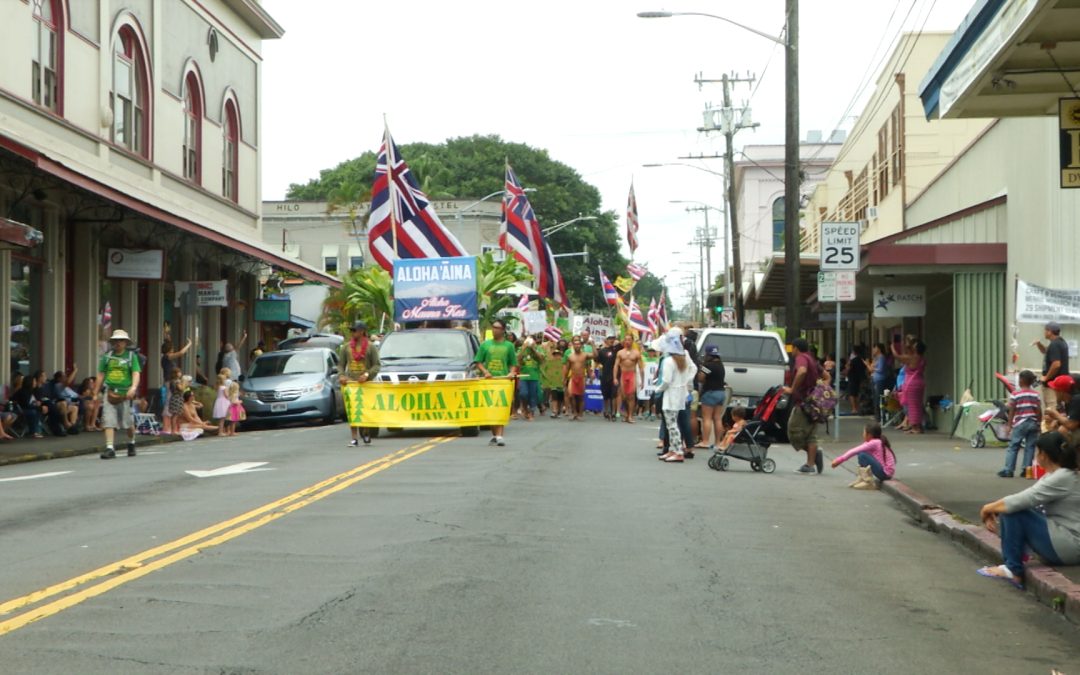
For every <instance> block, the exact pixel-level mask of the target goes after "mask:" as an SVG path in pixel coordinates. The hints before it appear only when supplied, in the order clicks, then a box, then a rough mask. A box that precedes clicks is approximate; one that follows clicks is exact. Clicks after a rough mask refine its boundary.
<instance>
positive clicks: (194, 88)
mask: <svg viewBox="0 0 1080 675" xmlns="http://www.w3.org/2000/svg"><path fill="white" fill-rule="evenodd" d="M202 110H203V106H202V87H201V86H199V78H198V77H197V76H196V75H195V73H194V71H192V72H189V73H188V74H187V77H185V78H184V148H183V151H184V178H187V179H188V180H190V181H193V182H195V183H200V182H202V181H201V178H202V118H203V113H202Z"/></svg>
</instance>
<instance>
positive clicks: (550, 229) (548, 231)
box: [542, 216, 596, 236]
mask: <svg viewBox="0 0 1080 675" xmlns="http://www.w3.org/2000/svg"><path fill="white" fill-rule="evenodd" d="M582 220H596V216H578V217H577V218H571V219H570V220H564V221H563V222H561V223H555V224H554V225H552V226H551V227H548V228H545V229H544V230H543V231H542V232H543V234H545V235H549V236H550V235H552V234H555V233H556V232H559V231H560V230H564V229H566V228H568V227H570V226H571V225H573V224H574V223H577V222H580V221H582Z"/></svg>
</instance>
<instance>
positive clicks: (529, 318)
mask: <svg viewBox="0 0 1080 675" xmlns="http://www.w3.org/2000/svg"><path fill="white" fill-rule="evenodd" d="M521 323H522V325H523V326H524V327H525V333H527V334H528V335H536V334H537V333H543V332H544V329H545V328H547V312H545V311H544V310H536V311H528V312H522V313H521Z"/></svg>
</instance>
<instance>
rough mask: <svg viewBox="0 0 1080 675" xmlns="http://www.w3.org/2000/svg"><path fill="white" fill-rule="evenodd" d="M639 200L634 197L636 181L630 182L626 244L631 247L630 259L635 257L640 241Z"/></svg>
mask: <svg viewBox="0 0 1080 675" xmlns="http://www.w3.org/2000/svg"><path fill="white" fill-rule="evenodd" d="M637 232H638V219H637V198H636V197H634V181H630V196H629V197H627V199H626V243H627V244H628V245H629V246H630V257H631V258H633V257H634V251H636V250H637V247H638V240H637Z"/></svg>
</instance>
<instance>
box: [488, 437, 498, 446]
mask: <svg viewBox="0 0 1080 675" xmlns="http://www.w3.org/2000/svg"><path fill="white" fill-rule="evenodd" d="M498 442H499V437H498V436H492V437H491V440H490V441H488V445H495V444H496V443H498Z"/></svg>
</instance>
